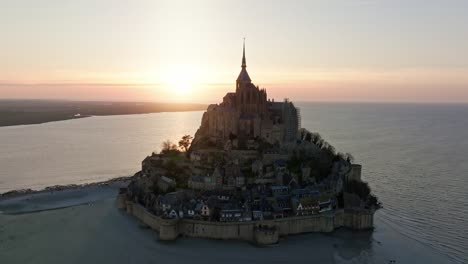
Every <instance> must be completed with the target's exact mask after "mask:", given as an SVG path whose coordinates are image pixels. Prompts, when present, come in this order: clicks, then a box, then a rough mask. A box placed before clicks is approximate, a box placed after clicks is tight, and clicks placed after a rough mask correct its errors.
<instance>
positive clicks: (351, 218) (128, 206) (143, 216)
mask: <svg viewBox="0 0 468 264" xmlns="http://www.w3.org/2000/svg"><path fill="white" fill-rule="evenodd" d="M123 200H125V195H119V196H118V197H117V206H118V208H120V209H125V210H126V211H127V213H129V214H130V215H133V216H134V217H136V218H138V219H139V220H140V221H141V222H143V223H144V224H145V225H147V226H149V227H150V228H151V229H153V230H155V231H158V232H159V238H160V239H161V240H175V239H176V238H177V237H178V236H184V237H197V238H210V239H236V240H245V241H252V242H255V243H257V244H260V245H268V244H274V243H277V242H278V238H279V237H280V236H287V235H294V234H302V233H310V232H333V231H334V230H335V229H336V228H339V227H347V228H351V229H356V230H363V229H371V228H373V215H374V214H373V212H372V211H363V210H344V209H341V210H335V211H334V212H329V213H325V214H319V215H311V216H300V217H289V218H283V219H275V220H269V221H251V222H227V223H223V222H208V221H198V220H189V219H182V220H175V219H162V218H160V217H158V216H155V215H153V214H151V213H150V212H149V211H148V210H146V209H145V208H144V207H143V206H141V205H139V204H136V203H134V202H131V201H125V202H123ZM260 227H264V228H260ZM266 227H268V228H266Z"/></svg>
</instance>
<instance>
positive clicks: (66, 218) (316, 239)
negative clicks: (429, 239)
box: [0, 184, 452, 264]
mask: <svg viewBox="0 0 468 264" xmlns="http://www.w3.org/2000/svg"><path fill="white" fill-rule="evenodd" d="M120 186H121V185H120V184H113V185H108V186H100V187H96V186H90V187H84V188H80V189H77V190H75V191H70V190H64V191H57V192H44V193H41V194H40V195H37V194H36V195H34V194H33V195H30V194H29V195H25V196H18V197H12V198H6V199H2V200H0V210H1V211H3V213H2V214H0V259H2V262H3V261H5V262H4V263H13V264H14V263H155V262H158V263H161V262H162V263H189V262H190V263H212V262H216V263H239V262H243V263H291V262H294V263H310V262H316V263H391V262H390V261H392V260H395V261H396V263H452V262H451V260H450V259H448V258H447V257H445V256H443V255H441V254H439V253H436V252H435V251H434V250H432V249H431V248H430V247H428V246H425V245H423V244H421V243H419V242H417V241H415V240H413V239H410V238H408V237H406V236H405V235H403V234H400V233H398V232H397V231H395V230H394V228H392V226H391V225H389V224H387V223H385V221H382V219H381V218H380V217H379V213H377V214H376V217H375V222H376V228H375V230H374V231H364V232H362V231H361V232H354V231H350V230H347V229H339V230H337V231H335V232H333V233H329V234H320V233H313V234H304V235H297V236H289V237H287V238H285V239H282V240H281V242H280V243H279V244H278V245H274V246H270V247H256V246H254V245H252V244H249V243H247V242H240V241H213V240H206V239H191V238H183V239H179V240H177V241H176V242H171V243H168V242H161V241H159V240H158V234H157V233H156V232H153V231H151V230H150V229H148V228H147V227H145V226H144V225H143V224H142V223H140V222H138V220H136V219H134V218H133V217H130V216H129V215H127V214H126V213H125V212H123V211H120V210H118V209H117V207H116V206H115V196H116V195H117V192H118V188H119V187H120ZM33 209H38V210H37V211H36V212H32V213H31V211H32V210H33Z"/></svg>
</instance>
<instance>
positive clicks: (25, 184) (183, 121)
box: [0, 112, 202, 192]
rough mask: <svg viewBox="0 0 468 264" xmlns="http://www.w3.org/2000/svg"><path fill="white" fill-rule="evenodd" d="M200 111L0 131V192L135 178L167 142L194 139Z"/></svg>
mask: <svg viewBox="0 0 468 264" xmlns="http://www.w3.org/2000/svg"><path fill="white" fill-rule="evenodd" d="M201 115H202V112H179V113H158V114H145V115H123V116H99V117H90V118H83V119H76V120H67V121H61V122H52V123H45V124H40V125H28V126H14V127H1V128H0V166H1V168H2V169H1V170H0V181H1V182H0V192H5V191H7V190H11V189H22V188H33V189H40V188H44V187H47V186H51V185H56V184H70V183H84V182H93V181H101V180H107V179H109V178H114V177H118V176H128V175H133V173H135V172H136V171H138V170H139V169H140V166H141V161H142V160H143V158H144V157H146V156H147V155H149V154H151V152H152V151H158V150H159V148H160V145H161V143H162V142H163V141H164V140H165V139H170V140H173V141H174V142H175V141H178V139H179V138H180V137H182V135H184V134H193V133H195V131H196V129H197V128H198V126H199V124H200V121H201Z"/></svg>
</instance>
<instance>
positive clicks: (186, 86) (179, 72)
mask: <svg viewBox="0 0 468 264" xmlns="http://www.w3.org/2000/svg"><path fill="white" fill-rule="evenodd" d="M196 81H197V74H196V71H195V68H194V67H191V66H190V65H174V66H171V67H169V68H168V70H167V72H166V73H165V74H164V76H163V83H164V87H165V88H166V89H167V90H168V91H169V92H170V93H173V94H175V95H188V94H190V93H192V92H193V90H194V87H195V83H196Z"/></svg>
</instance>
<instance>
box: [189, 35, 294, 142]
mask: <svg viewBox="0 0 468 264" xmlns="http://www.w3.org/2000/svg"><path fill="white" fill-rule="evenodd" d="M246 68H247V64H246V58H245V43H244V46H243V56H242V65H241V72H240V73H239V76H238V78H237V80H236V91H235V92H230V93H227V94H226V95H225V96H224V98H223V101H222V102H221V103H220V104H212V105H209V106H208V109H207V111H206V112H205V113H204V114H203V118H202V123H201V126H200V128H199V130H198V131H197V134H196V135H195V139H194V143H195V144H197V142H198V141H199V140H201V138H203V140H205V141H206V140H208V141H210V142H211V143H220V144H223V143H225V142H226V141H228V140H231V141H234V139H237V140H238V142H241V144H242V142H248V141H250V142H251V141H255V140H256V141H259V140H261V141H264V142H268V143H270V144H279V145H281V144H283V143H287V142H292V141H294V140H296V138H297V132H298V129H299V127H300V114H299V109H297V108H296V107H295V106H294V105H293V103H292V102H289V101H288V100H287V99H285V100H284V101H283V102H275V101H274V100H270V99H268V97H267V92H266V90H265V89H261V88H259V87H258V86H255V85H254V84H253V83H252V80H251V79H250V76H249V74H248V72H247V69H246ZM236 142H237V141H236ZM244 145H245V144H244Z"/></svg>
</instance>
